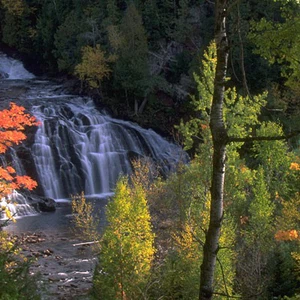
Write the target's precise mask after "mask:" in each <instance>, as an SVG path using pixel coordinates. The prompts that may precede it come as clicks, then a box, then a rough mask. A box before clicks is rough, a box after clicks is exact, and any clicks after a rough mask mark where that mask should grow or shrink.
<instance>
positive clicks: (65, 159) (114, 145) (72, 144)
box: [32, 97, 182, 199]
mask: <svg viewBox="0 0 300 300" xmlns="http://www.w3.org/2000/svg"><path fill="white" fill-rule="evenodd" d="M51 100H52V101H48V102H47V105H37V106H34V107H33V108H32V113H33V114H34V115H35V116H36V117H37V119H38V120H39V121H40V122H41V126H39V128H38V131H37V133H36V135H35V142H34V144H33V146H32V153H33V157H34V161H35V166H36V168H37V172H38V177H39V184H40V185H41V187H42V188H43V191H44V194H45V196H47V197H50V198H54V199H60V198H66V197H69V196H70V195H71V194H74V193H80V192H81V191H84V193H85V194H86V195H99V194H105V193H110V192H112V191H113V189H114V185H115V183H116V181H117V179H118V178H119V176H120V175H121V174H129V173H130V172H131V159H134V158H144V157H148V158H151V160H152V161H153V162H155V163H157V164H158V165H159V166H160V168H161V169H162V170H163V171H164V172H168V171H170V170H171V169H173V168H174V167H175V164H176V163H178V161H179V159H180V155H182V151H181V149H180V148H179V147H178V146H176V145H174V144H172V143H170V142H168V141H167V140H165V139H163V138H162V137H161V136H159V135H158V134H156V133H155V132H154V131H153V130H149V129H148V130H146V129H143V128H141V127H139V126H138V125H136V124H133V123H131V122H125V121H122V120H117V119H114V118H111V117H110V116H108V115H105V114H103V113H100V112H99V111H98V110H97V109H96V107H95V106H94V104H93V102H92V101H91V100H90V99H84V98H78V97H77V98H76V97H69V99H68V102H66V101H64V102H61V101H59V102H57V101H53V99H51Z"/></svg>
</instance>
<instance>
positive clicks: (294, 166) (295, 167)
mask: <svg viewBox="0 0 300 300" xmlns="http://www.w3.org/2000/svg"><path fill="white" fill-rule="evenodd" d="M290 170H294V171H300V164H298V163H296V162H293V163H291V165H290Z"/></svg>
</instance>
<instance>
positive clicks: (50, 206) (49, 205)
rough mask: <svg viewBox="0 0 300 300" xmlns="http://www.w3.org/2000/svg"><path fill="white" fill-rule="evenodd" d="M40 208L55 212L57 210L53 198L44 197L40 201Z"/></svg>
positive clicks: (43, 210)
mask: <svg viewBox="0 0 300 300" xmlns="http://www.w3.org/2000/svg"><path fill="white" fill-rule="evenodd" d="M38 208H39V210H40V211H42V212H53V211H55V210H56V202H55V201H54V200H53V199H51V198H43V199H41V201H40V202H39V203H38Z"/></svg>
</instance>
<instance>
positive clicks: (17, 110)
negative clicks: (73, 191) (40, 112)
mask: <svg viewBox="0 0 300 300" xmlns="http://www.w3.org/2000/svg"><path fill="white" fill-rule="evenodd" d="M34 125H38V123H37V122H36V120H35V118H34V117H32V116H30V115H29V114H27V113H26V112H25V108H24V107H21V106H18V105H16V104H15V103H11V104H10V108H9V109H4V110H2V111H0V154H3V153H5V152H6V151H7V150H8V148H9V147H12V146H14V145H18V144H19V143H21V142H22V141H23V140H24V139H25V138H26V135H25V133H24V131H25V130H26V127H27V126H34ZM36 186H37V183H36V181H34V180H33V179H31V178H30V177H29V176H26V175H23V176H20V175H17V174H16V171H15V169H14V168H13V167H11V166H7V167H4V166H1V167H0V198H3V197H6V196H7V195H8V194H10V193H11V192H12V190H14V189H21V188H26V189H29V190H32V189H34V188H35V187H36ZM2 210H4V211H5V212H6V214H7V217H8V218H11V217H12V216H11V214H10V211H9V210H8V208H7V207H6V206H4V207H2Z"/></svg>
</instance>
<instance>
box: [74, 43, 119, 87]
mask: <svg viewBox="0 0 300 300" xmlns="http://www.w3.org/2000/svg"><path fill="white" fill-rule="evenodd" d="M114 59H115V58H114V56H109V57H105V53H104V52H103V51H102V50H101V48H100V45H96V47H91V46H85V47H83V48H82V61H81V63H80V64H78V65H77V66H76V67H75V75H76V76H78V77H79V78H80V79H81V80H82V81H86V82H87V83H88V84H89V86H90V87H92V88H99V87H100V83H101V81H102V80H103V79H104V78H108V77H109V76H110V73H111V69H110V67H109V63H110V62H112V61H113V60H114Z"/></svg>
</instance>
